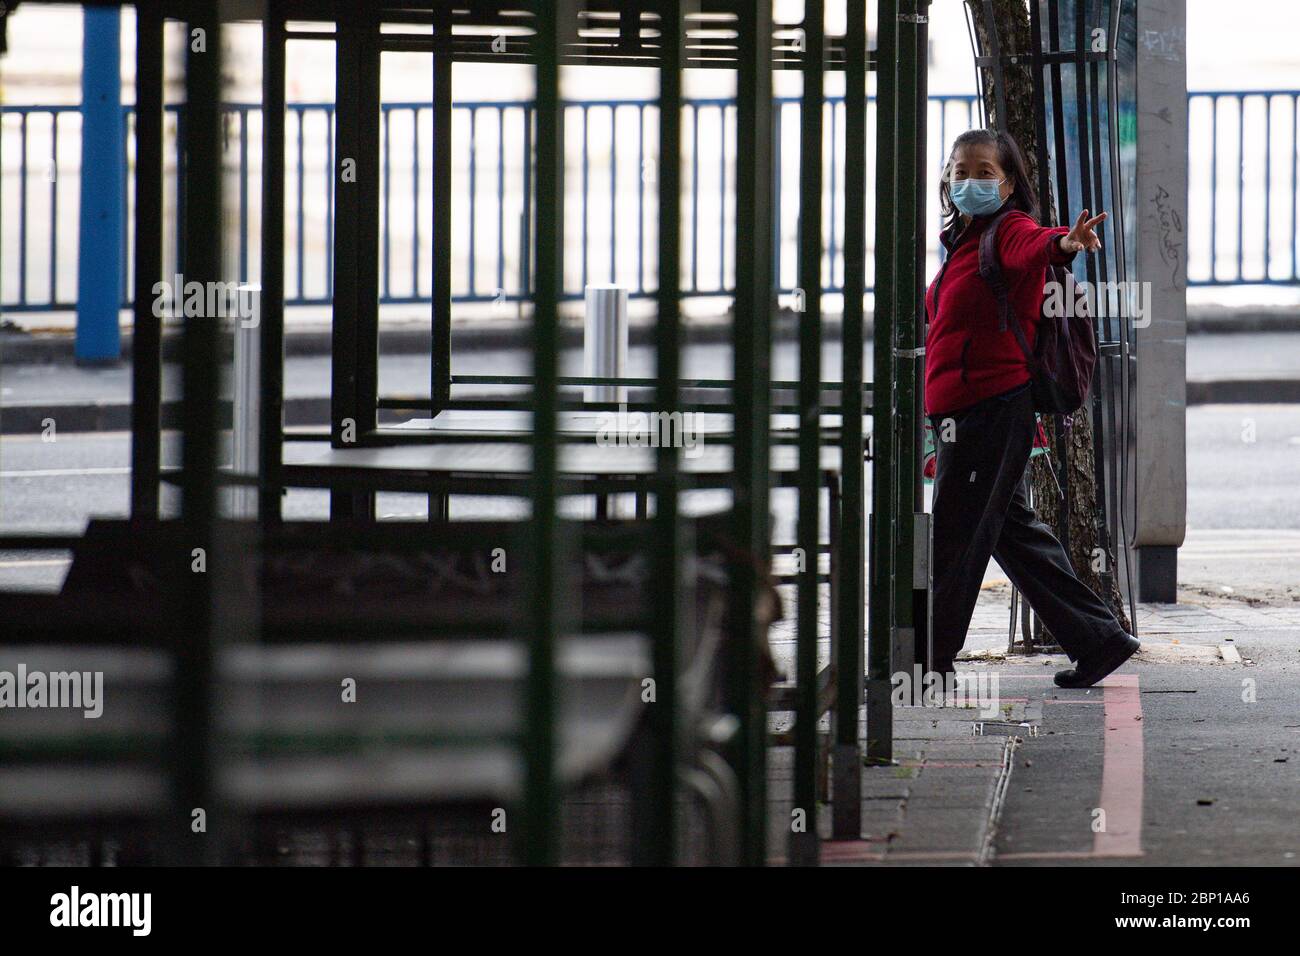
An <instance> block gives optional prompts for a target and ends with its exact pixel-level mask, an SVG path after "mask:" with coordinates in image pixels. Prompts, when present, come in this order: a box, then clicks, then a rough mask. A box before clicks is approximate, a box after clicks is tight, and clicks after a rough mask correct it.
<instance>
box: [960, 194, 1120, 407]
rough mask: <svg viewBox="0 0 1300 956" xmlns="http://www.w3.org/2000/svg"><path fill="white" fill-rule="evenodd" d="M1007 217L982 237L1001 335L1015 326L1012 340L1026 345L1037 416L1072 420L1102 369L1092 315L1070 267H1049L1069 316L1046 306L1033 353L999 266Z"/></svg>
mask: <svg viewBox="0 0 1300 956" xmlns="http://www.w3.org/2000/svg"><path fill="white" fill-rule="evenodd" d="M1008 212H1010V210H1008ZM1006 217H1007V213H1006V212H1004V213H1002V214H1001V215H999V216H998V217H997V218H995V219H994V220H993V221H992V222H990V223H989V224H988V228H986V229H985V230H984V233H983V235H981V236H980V278H982V279H983V280H984V281H985V282H986V283H988V285H989V288H990V289H992V290H993V296H994V298H996V299H997V301H998V331H999V332H1005V331H1006V330H1007V325H1008V323H1009V324H1010V326H1011V332H1012V334H1014V335H1015V337H1016V341H1017V342H1019V343H1020V350H1021V351H1022V352H1024V353H1025V358H1026V359H1027V360H1028V361H1029V372H1030V374H1031V375H1032V376H1033V378H1032V380H1031V387H1030V392H1031V394H1032V396H1033V400H1034V411H1038V412H1049V413H1052V414H1056V415H1069V414H1071V413H1073V412H1075V411H1077V410H1078V409H1079V408H1081V407H1082V406H1083V403H1084V401H1086V400H1087V398H1088V390H1089V388H1090V387H1091V386H1092V370H1093V368H1094V366H1096V364H1097V333H1096V330H1095V329H1094V328H1093V322H1092V310H1091V309H1090V308H1089V306H1088V299H1087V296H1086V295H1084V292H1083V289H1082V288H1081V287H1080V286H1079V284H1078V283H1076V282H1075V281H1074V273H1072V272H1071V271H1070V270H1069V269H1067V268H1066V267H1065V266H1058V265H1048V267H1047V273H1046V281H1047V282H1057V283H1060V289H1061V291H1062V293H1063V295H1062V296H1060V297H1059V298H1058V299H1056V301H1057V302H1059V303H1060V304H1061V305H1062V306H1063V307H1064V308H1063V311H1064V312H1065V313H1066V314H1065V315H1049V314H1048V313H1049V312H1050V311H1052V309H1050V308H1049V307H1048V303H1049V302H1052V301H1053V298H1052V297H1050V296H1049V297H1047V298H1045V299H1044V300H1043V311H1042V317H1041V318H1040V320H1039V323H1038V338H1037V341H1036V342H1035V343H1034V350H1033V351H1032V352H1031V351H1030V349H1029V342H1028V341H1026V339H1025V331H1024V329H1022V328H1021V327H1020V319H1019V317H1017V315H1016V313H1015V310H1014V309H1012V308H1011V302H1010V299H1009V298H1008V295H1007V281H1006V276H1004V275H1003V274H1002V266H1001V264H1000V263H999V262H998V253H997V234H998V226H1000V225H1001V224H1002V220H1003V219H1005V218H1006Z"/></svg>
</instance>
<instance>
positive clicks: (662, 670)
mask: <svg viewBox="0 0 1300 956" xmlns="http://www.w3.org/2000/svg"><path fill="white" fill-rule="evenodd" d="M661 9H662V16H663V19H662V21H661V24H660V36H661V44H660V50H661V54H660V56H661V59H660V62H659V168H658V170H657V172H658V175H657V176H656V177H655V178H656V181H657V182H658V184H659V187H658V188H659V256H658V260H659V291H658V295H657V301H658V307H659V308H658V319H657V322H656V324H655V369H656V375H657V382H656V395H655V397H656V401H657V403H658V405H659V408H660V409H661V410H662V411H665V412H672V411H673V410H675V409H676V408H678V406H679V405H680V403H681V392H680V388H681V351H680V350H681V327H680V319H681V316H680V310H681V239H680V237H681V192H682V175H681V165H682V164H681V152H682V69H683V67H684V65H685V41H686V27H687V23H688V17H690V16H691V15H692V14H695V13H696V12H697V11H698V2H697V0H665V2H664V4H663V7H662V8H661ZM624 309H626V304H624ZM623 343H624V349H625V350H626V329H624V339H623ZM678 455H679V451H678V449H677V448H675V447H669V446H664V445H661V446H660V448H659V450H658V451H657V452H656V462H655V463H656V472H657V475H656V477H657V482H656V488H655V517H654V522H655V526H654V532H653V534H654V555H655V563H654V574H655V578H654V594H655V607H656V611H657V613H656V614H655V616H654V617H653V620H652V623H651V633H652V637H653V640H654V674H655V684H656V692H657V695H656V704H655V705H654V710H653V711H652V712H651V718H652V726H653V728H654V745H653V746H654V759H653V767H654V773H653V775H652V781H651V787H652V793H651V794H650V800H649V804H650V813H651V824H650V828H649V830H650V833H649V836H650V844H651V845H650V846H649V847H647V848H646V852H645V854H644V858H645V860H646V861H647V862H650V863H654V864H659V865H667V864H671V863H673V862H674V861H675V859H676V841H677V808H676V795H677V787H676V783H677V767H678V759H679V751H680V733H681V730H680V728H679V726H678V720H677V667H678V644H679V639H680V637H679V635H680V634H681V629H682V620H683V609H684V606H685V601H684V594H683V592H684V587H683V582H682V566H681V560H682V558H681V556H682V551H683V546H684V541H683V537H684V535H683V528H682V526H681V524H680V522H679V520H678V519H679V507H678V470H679V468H678V466H679V461H678Z"/></svg>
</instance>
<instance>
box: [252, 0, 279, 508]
mask: <svg viewBox="0 0 1300 956" xmlns="http://www.w3.org/2000/svg"><path fill="white" fill-rule="evenodd" d="M264 30H265V32H264V34H263V37H262V291H261V293H260V294H259V296H258V298H259V300H260V306H261V322H260V325H259V326H258V331H259V333H260V335H261V363H260V368H259V379H260V385H261V389H260V390H261V396H262V408H261V412H262V416H261V428H260V432H259V434H258V440H259V454H258V459H259V462H258V473H259V474H260V475H261V478H262V483H261V496H260V500H259V502H258V508H257V513H258V516H259V517H260V519H261V521H262V523H263V524H264V525H265V524H277V523H279V521H280V517H281V497H280V490H281V488H282V480H281V468H282V465H283V461H284V447H283V446H284V182H285V169H284V118H285V108H284V100H285V50H284V43H285V40H284V31H285V19H284V12H283V10H282V9H281V8H280V3H279V0H270V2H268V4H267V11H266V24H265V27H264Z"/></svg>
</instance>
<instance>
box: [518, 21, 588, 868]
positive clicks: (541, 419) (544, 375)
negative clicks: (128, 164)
mask: <svg viewBox="0 0 1300 956" xmlns="http://www.w3.org/2000/svg"><path fill="white" fill-rule="evenodd" d="M534 12H535V16H536V24H537V32H536V34H535V36H534V42H535V43H536V44H537V46H536V49H535V55H536V63H537V67H536V75H537V95H536V101H537V232H536V237H537V238H536V242H537V245H536V251H535V256H536V261H537V278H536V293H535V295H534V300H533V301H534V307H533V382H534V384H533V408H534V411H533V475H532V478H533V489H532V491H533V496H532V497H533V513H532V521H531V523H530V528H531V532H532V541H531V547H530V552H531V553H530V555H529V560H530V562H531V565H532V568H531V570H532V574H531V584H532V595H531V597H532V602H531V614H530V616H529V622H528V623H529V625H530V627H529V630H528V631H527V632H526V633H527V636H528V639H529V643H528V651H529V654H528V681H527V700H526V714H527V722H526V725H525V728H524V729H525V742H526V748H525V753H524V757H525V778H524V831H523V832H524V838H525V844H524V859H525V862H527V863H529V864H531V865H547V864H553V863H556V862H558V860H559V850H560V844H559V837H560V834H559V809H560V800H559V792H558V788H557V784H556V780H555V757H556V746H557V745H556V728H555V721H556V702H555V697H556V689H557V688H556V673H555V649H556V642H557V641H558V639H559V636H560V605H561V602H562V595H563V591H562V590H561V581H560V573H561V571H562V569H563V559H562V557H561V555H560V554H559V548H560V543H561V542H560V534H559V525H558V521H557V516H556V506H557V504H558V498H559V494H558V487H557V486H558V482H559V454H558V447H557V445H558V437H559V436H558V428H557V421H556V416H557V413H558V411H559V383H558V377H559V352H560V316H559V306H560V298H561V295H562V294H563V288H564V286H563V281H564V104H563V102H562V100H561V96H560V63H561V62H562V60H563V57H564V52H565V47H566V42H565V39H566V36H567V32H568V31H569V30H570V29H571V28H572V24H573V23H574V22H575V21H574V18H575V15H576V14H575V11H574V4H573V0H555V2H538V3H536V4H535V6H534Z"/></svg>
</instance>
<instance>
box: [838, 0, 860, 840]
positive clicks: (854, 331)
mask: <svg viewBox="0 0 1300 956" xmlns="http://www.w3.org/2000/svg"><path fill="white" fill-rule="evenodd" d="M847 2H848V7H847V10H846V26H845V37H844V155H845V156H846V157H849V158H850V159H849V160H848V161H846V163H845V178H844V318H843V333H842V339H843V351H842V356H841V358H842V361H843V371H842V373H841V377H842V379H843V382H844V385H843V389H844V390H843V392H842V393H841V397H840V465H841V468H842V469H843V472H844V501H845V503H846V507H845V511H844V521H843V523H842V525H841V531H840V535H841V536H840V541H841V542H842V544H841V562H840V592H839V604H840V607H839V619H840V631H841V634H840V644H839V653H838V654H837V655H836V662H835V678H836V693H835V701H836V704H835V751H834V788H833V790H834V797H835V800H834V812H833V819H832V833H833V835H834V836H835V837H837V838H840V839H845V838H850V837H852V838H855V839H856V838H858V837H860V836H861V834H862V801H861V794H862V770H861V765H862V748H861V745H860V743H859V738H858V712H859V707H860V705H861V703H862V693H863V684H862V680H863V639H864V633H863V624H864V623H865V622H864V620H863V616H864V612H863V603H864V602H865V600H866V594H865V593H864V592H865V582H864V579H863V571H864V564H865V562H866V551H865V549H864V547H863V536H864V534H865V532H866V526H865V524H864V517H865V514H866V507H865V501H864V497H865V494H866V487H865V484H866V482H865V481H864V465H863V461H862V453H863V435H862V414H863V405H864V403H863V396H862V380H863V374H864V372H863V367H862V366H863V359H862V349H863V329H862V324H863V323H862V319H863V314H862V313H863V309H862V296H863V291H864V289H865V288H866V284H867V278H866V225H867V223H866V215H867V212H866V198H867V188H866V186H867V184H866V168H865V167H866V163H865V162H864V163H863V165H862V169H861V170H859V171H858V172H857V173H851V172H850V171H851V170H853V169H854V166H855V164H854V163H853V162H852V161H851V158H852V157H855V156H864V157H865V156H866V155H867V4H866V0H847Z"/></svg>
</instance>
